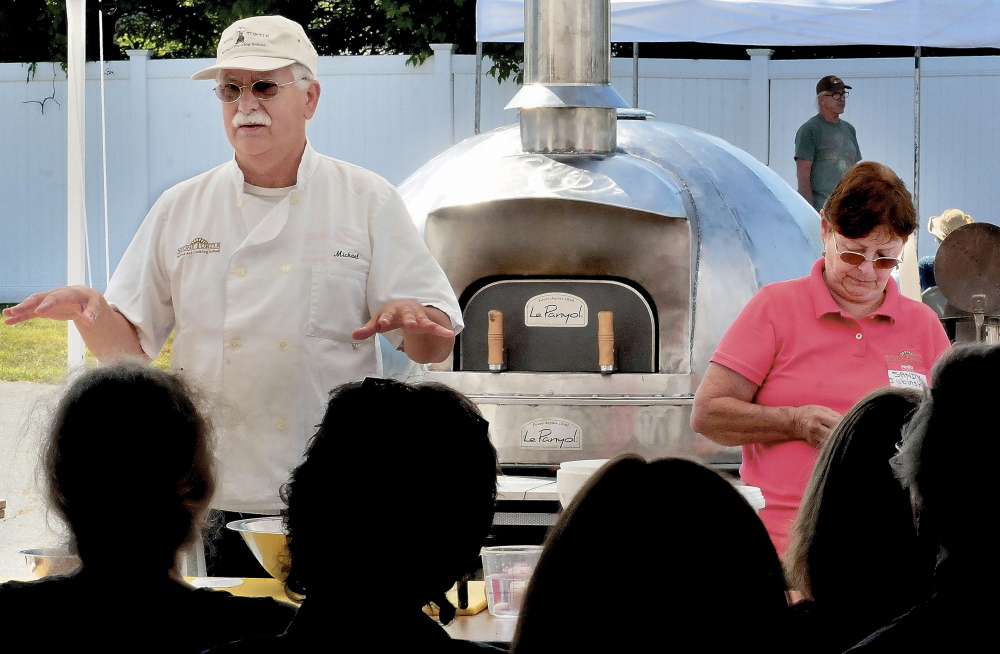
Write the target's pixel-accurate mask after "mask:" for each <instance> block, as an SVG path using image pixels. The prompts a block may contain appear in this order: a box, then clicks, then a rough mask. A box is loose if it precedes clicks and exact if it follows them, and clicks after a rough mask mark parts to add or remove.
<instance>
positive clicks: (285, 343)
mask: <svg viewBox="0 0 1000 654" xmlns="http://www.w3.org/2000/svg"><path fill="white" fill-rule="evenodd" d="M278 349H279V350H287V349H288V341H286V340H285V339H281V340H280V341H278Z"/></svg>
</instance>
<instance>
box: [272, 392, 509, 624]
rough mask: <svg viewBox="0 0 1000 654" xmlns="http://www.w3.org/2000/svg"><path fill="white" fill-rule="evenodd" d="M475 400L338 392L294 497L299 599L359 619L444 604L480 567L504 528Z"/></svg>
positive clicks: (292, 538) (292, 535)
mask: <svg viewBox="0 0 1000 654" xmlns="http://www.w3.org/2000/svg"><path fill="white" fill-rule="evenodd" d="M488 428H489V425H488V423H487V422H486V420H484V419H483V417H482V415H481V414H480V413H479V410H478V408H477V407H476V405H475V404H473V403H472V402H471V401H470V400H469V399H468V398H466V397H465V396H463V395H462V394H460V393H458V392H457V391H454V390H452V389H450V388H448V387H446V386H443V385H440V384H433V383H425V384H419V385H409V384H404V383H400V382H396V381H391V380H384V379H374V378H368V379H366V380H365V381H364V382H362V383H350V384H345V385H343V386H340V387H338V388H337V389H335V390H334V391H333V393H332V395H331V398H330V403H329V405H328V407H327V411H326V415H325V416H324V417H323V422H322V424H321V425H320V426H319V429H318V431H317V432H316V435H315V436H314V437H313V439H312V441H311V442H310V445H309V448H308V450H307V451H306V456H305V461H304V462H303V463H302V464H301V465H299V467H298V468H296V469H295V470H294V471H293V473H292V477H291V480H290V481H289V483H288V484H287V485H286V487H285V489H284V496H285V500H286V502H287V504H288V508H287V512H286V516H285V529H286V532H287V534H288V538H289V545H288V549H289V554H290V557H291V563H290V566H289V574H288V578H287V580H286V584H287V585H288V588H289V590H291V591H293V592H295V593H299V594H303V595H305V596H306V599H307V601H310V600H312V599H313V598H319V599H317V601H322V602H324V603H327V604H330V605H335V606H336V605H338V603H339V606H340V607H341V608H342V609H343V610H345V611H349V612H353V614H354V615H355V616H358V609H365V610H367V609H368V607H372V608H371V610H372V611H373V612H374V611H376V610H381V609H375V608H374V607H373V606H372V605H373V604H374V603H375V602H378V603H379V604H383V605H384V604H386V603H387V602H388V603H391V604H392V606H394V607H396V606H398V607H401V608H403V609H407V608H412V609H415V610H419V609H420V607H422V606H423V605H425V604H427V603H429V602H434V603H436V604H437V605H438V606H439V607H441V619H442V621H443V622H446V623H447V622H450V620H451V617H452V616H453V609H452V607H451V604H450V603H448V602H447V601H446V600H445V599H444V593H445V592H446V591H447V590H448V589H449V588H450V587H451V586H452V585H453V584H454V583H455V582H456V581H458V580H459V579H460V578H462V577H463V576H464V575H466V574H467V573H470V572H473V571H475V570H476V568H477V567H478V557H479V551H480V548H481V547H482V546H483V544H484V542H485V540H486V537H487V535H488V534H489V531H490V528H491V526H492V524H493V512H494V506H495V502H496V493H497V480H496V475H497V455H496V450H495V449H494V448H493V444H492V443H491V442H490V439H489V434H488Z"/></svg>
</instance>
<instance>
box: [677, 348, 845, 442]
mask: <svg viewBox="0 0 1000 654" xmlns="http://www.w3.org/2000/svg"><path fill="white" fill-rule="evenodd" d="M757 389H758V386H757V385H756V384H754V383H753V382H752V381H750V380H749V379H747V378H746V377H744V376H743V375H741V374H739V373H738V372H736V371H734V370H730V369H729V368H726V367H725V366H722V365H719V364H718V363H710V364H708V370H706V371H705V378H704V379H702V381H701V384H699V385H698V390H697V392H696V393H695V396H694V408H693V409H692V411H691V428H692V429H694V430H695V431H696V432H698V433H700V434H702V435H703V436H705V437H706V438H708V439H709V440H712V441H715V442H716V443H719V444H721V445H748V444H750V443H770V442H775V441H789V440H804V441H806V442H808V443H811V444H813V445H816V446H819V445H820V444H822V443H823V441H824V440H826V437H827V435H828V434H829V433H830V430H831V429H832V428H833V427H834V425H836V424H837V423H838V422H840V414H839V413H837V412H836V411H834V410H833V409H830V408H827V407H824V406H818V405H815V404H810V405H806V406H800V407H791V406H776V407H772V406H761V405H759V404H754V403H753V399H754V396H755V395H756V394H757Z"/></svg>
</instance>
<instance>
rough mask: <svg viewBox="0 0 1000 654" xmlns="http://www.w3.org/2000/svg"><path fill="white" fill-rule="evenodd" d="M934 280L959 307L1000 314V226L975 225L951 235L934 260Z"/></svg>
mask: <svg viewBox="0 0 1000 654" xmlns="http://www.w3.org/2000/svg"><path fill="white" fill-rule="evenodd" d="M934 278H935V280H936V281H937V285H938V288H940V289H941V292H942V293H943V294H944V296H945V298H947V299H948V302H949V303H951V304H952V305H954V306H955V307H958V308H959V309H962V310H963V311H968V312H969V313H982V314H995V313H997V312H1000V226H997V225H993V224H990V223H971V224H968V225H963V226H961V227H959V228H958V229H956V230H955V231H953V232H952V233H951V234H949V235H948V238H946V239H945V240H944V241H943V242H942V243H941V246H940V247H939V248H938V251H937V255H936V256H935V258H934Z"/></svg>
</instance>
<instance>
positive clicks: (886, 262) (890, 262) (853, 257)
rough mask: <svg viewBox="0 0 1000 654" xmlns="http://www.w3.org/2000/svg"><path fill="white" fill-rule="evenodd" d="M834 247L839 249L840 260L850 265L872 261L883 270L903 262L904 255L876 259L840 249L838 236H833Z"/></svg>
mask: <svg viewBox="0 0 1000 654" xmlns="http://www.w3.org/2000/svg"><path fill="white" fill-rule="evenodd" d="M833 249H834V250H836V251H837V254H838V255H840V260H841V261H843V262H844V263H846V264H847V265H849V266H860V265H861V264H863V263H864V262H865V261H871V262H872V265H873V266H874V267H876V268H879V269H881V270H888V269H890V268H895V267H896V266H898V265H899V264H901V263H903V257H902V255H900V257H899V258H898V259H897V258H895V257H875V258H874V259H869V258H868V257H866V256H865V255H863V254H862V253H860V252H854V251H852V250H844V251H843V252H841V251H840V246H839V245H837V237H836V236H834V237H833Z"/></svg>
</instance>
